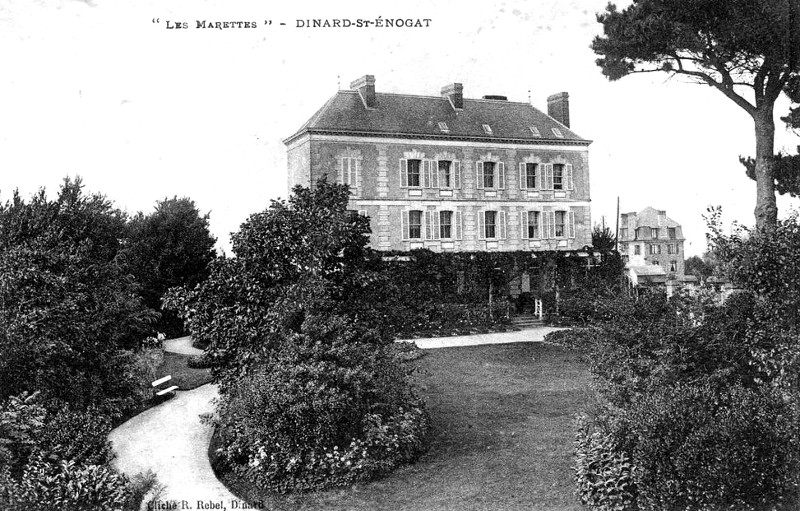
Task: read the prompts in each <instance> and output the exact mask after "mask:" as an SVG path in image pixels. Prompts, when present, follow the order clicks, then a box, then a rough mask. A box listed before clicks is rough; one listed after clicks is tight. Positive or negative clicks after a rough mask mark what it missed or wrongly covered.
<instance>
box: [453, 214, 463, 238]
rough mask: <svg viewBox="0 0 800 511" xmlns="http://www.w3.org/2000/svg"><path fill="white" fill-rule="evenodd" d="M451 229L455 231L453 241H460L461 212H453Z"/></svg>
mask: <svg viewBox="0 0 800 511" xmlns="http://www.w3.org/2000/svg"><path fill="white" fill-rule="evenodd" d="M453 224H454V225H453V229H454V230H455V236H454V237H455V239H457V240H460V239H461V211H455V212H453Z"/></svg>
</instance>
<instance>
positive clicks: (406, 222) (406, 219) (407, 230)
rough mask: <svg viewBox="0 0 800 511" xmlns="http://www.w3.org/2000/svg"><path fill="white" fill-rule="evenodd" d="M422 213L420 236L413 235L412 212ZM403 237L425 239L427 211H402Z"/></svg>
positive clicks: (403, 238)
mask: <svg viewBox="0 0 800 511" xmlns="http://www.w3.org/2000/svg"><path fill="white" fill-rule="evenodd" d="M412 212H418V213H419V214H420V219H419V220H420V223H419V234H420V235H419V237H416V236H415V237H413V238H412V237H411V213H412ZM400 226H401V231H402V232H401V239H402V240H403V241H422V240H424V239H425V211H423V210H421V209H408V210H404V211H402V213H401V215H400Z"/></svg>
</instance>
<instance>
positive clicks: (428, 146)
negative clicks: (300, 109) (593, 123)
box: [286, 79, 591, 251]
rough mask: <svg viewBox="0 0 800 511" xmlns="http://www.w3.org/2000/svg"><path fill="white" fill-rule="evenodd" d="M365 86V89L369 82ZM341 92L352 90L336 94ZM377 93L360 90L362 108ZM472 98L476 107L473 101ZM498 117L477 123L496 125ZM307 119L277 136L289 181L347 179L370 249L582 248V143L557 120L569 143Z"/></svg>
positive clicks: (585, 214)
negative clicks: (387, 130) (366, 223)
mask: <svg viewBox="0 0 800 511" xmlns="http://www.w3.org/2000/svg"><path fill="white" fill-rule="evenodd" d="M357 83H358V84H361V86H363V84H364V83H369V82H366V81H365V80H364V79H362V81H361V82H357ZM371 83H372V84H373V86H374V79H373V81H372V82H371ZM456 85H458V87H459V92H460V85H459V84H453V86H456ZM453 86H451V88H452V87H453ZM443 92H444V91H443ZM344 93H350V94H352V91H343V92H340V93H339V95H342V94H344ZM337 96H338V95H337ZM385 96H390V95H381V94H377V95H376V94H374V91H372V95H369V94H368V95H366V96H362V100H364V107H365V109H366V111H367V113H368V114H369V113H373V114H374V113H375V111H380V110H381V108H382V105H386V104H388V103H390V101H391V100H393V99H394V98H389V97H385ZM365 98H366V99H365ZM408 98H411V99H408ZM413 98H415V97H414V96H408V97H404V98H402V99H403V100H404V101H413ZM345 99H347V98H344V99H343V100H345ZM424 99H425V100H426V101H427V102H428V103H430V102H431V98H424ZM367 100H370V101H371V102H372V103H368V102H367ZM445 101H447V98H446V97H445ZM458 101H460V103H459V102H458ZM476 101H481V103H480V105H479V106H472V105H473V104H475V102H476ZM329 104H330V102H329ZM370 104H371V105H372V106H371V107H370V106H368V105H370ZM453 104H455V105H461V109H463V110H467V109H470V108H481V109H483V110H482V111H488V112H490V114H484V115H485V116H487V115H488V116H489V117H491V112H492V108H493V107H494V106H496V107H497V108H498V110H500V109H508V108H520V109H521V108H528V109H530V108H532V107H530V105H527V104H523V103H514V104H510V103H509V102H507V101H505V100H504V99H501V100H496V99H493V100H467V99H461V98H460V97H459V98H457V102H456V103H453V100H451V102H450V103H445V107H446V108H451V106H452V105H453ZM434 106H438V105H434ZM329 108H331V107H329ZM350 108H351V109H356V110H357V109H358V108H360V106H359V105H358V104H356V106H355V107H350ZM386 108H387V109H388V108H389V107H388V106H387V107H386ZM461 109H457V110H458V111H460V110H461ZM323 110H324V109H323ZM457 113H458V112H457ZM360 114H361V113H360V112H355V113H353V114H352V115H353V116H356V117H357V116H358V115H360ZM536 114H537V115H540V116H544V114H542V113H540V112H538V111H536ZM318 115H319V114H318ZM397 115H402V114H397ZM438 115H440V116H442V118H444V117H445V116H446V114H442V113H440V114H438ZM504 115H505V114H504ZM567 115H568V107H567ZM506 117H507V116H506ZM506 117H503V118H501V120H496V119H490V120H486V121H481V120H478V121H476V122H484V124H486V123H489V122H493V123H494V124H495V125H496V126H500V127H502V126H503V125H502V124H501V122H506V121H507V119H506ZM339 118H341V115H340V116H339ZM547 119H549V122H555V121H554V120H553V119H552V118H549V117H548V118H547ZM566 120H567V122H568V117H567V119H566ZM511 121H512V122H513V118H512V119H511ZM364 122H366V121H364ZM382 122H391V121H386V120H385V119H382ZM458 122H459V118H456V119H450V118H447V124H451V125H454V126H458V124H457V123H458ZM526 122H527V123H529V124H530V123H532V122H533V121H526ZM314 123H315V119H312V120H311V121H309V123H307V125H306V127H304V128H303V129H301V130H300V131H299V132H298V133H296V134H295V135H294V136H292V137H290V138H289V139H287V141H286V144H287V147H288V166H289V187H290V188H291V187H293V186H295V185H298V184H299V185H303V186H310V185H311V184H312V183H314V182H315V181H316V180H317V179H319V178H321V177H327V179H328V180H329V181H336V182H339V183H346V184H349V185H350V188H351V193H352V199H351V203H350V208H351V209H353V210H357V211H359V212H360V213H361V214H365V215H367V216H368V217H369V218H370V219H371V227H372V234H371V239H370V242H371V245H372V246H373V247H374V248H377V249H379V250H395V251H408V250H413V249H416V248H427V249H430V250H433V251H483V250H500V251H503V250H534V251H536V250H580V249H583V248H584V247H585V246H587V245H591V211H590V204H589V203H590V189H589V165H588V141H584V140H583V139H579V138H576V137H577V136H575V135H573V134H572V133H571V132H569V130H568V128H567V127H566V126H564V125H563V124H561V125H560V126H561V127H562V129H563V131H565V132H567V133H568V134H569V135H571V136H572V137H573V138H575V140H574V141H570V140H553V138H554V136H552V135H551V136H549V137H541V135H539V136H538V137H533V136H531V140H528V139H524V140H519V139H514V138H510V137H509V138H505V137H504V138H502V139H494V138H489V137H478V136H467V135H463V134H462V135H461V136H458V134H453V135H452V136H450V135H448V134H442V133H438V134H434V133H431V134H430V135H428V136H420V135H419V134H415V135H414V136H411V135H410V134H405V133H402V132H396V133H392V134H384V133H381V132H379V130H375V129H374V127H373V129H371V130H370V129H365V130H364V132H361V133H358V134H355V133H352V130H348V131H347V132H345V131H344V130H342V131H343V132H336V131H337V130H335V129H330V128H326V129H322V128H320V129H314V126H315V124H314ZM318 123H321V121H319V122H318ZM554 125H555V124H554ZM356 126H357V125H356ZM371 126H374V125H371ZM323 127H324V126H323ZM440 128H441V126H440ZM545 128H546V127H545V126H542V130H543V131H544V130H545ZM484 129H485V128H484ZM525 130H530V127H529V126H525ZM454 131H455V130H454ZM554 131H555V130H554ZM562 135H563V133H562ZM528 174H531V175H530V176H528ZM559 178H560V179H559ZM528 185H531V186H530V187H529V186H528ZM537 220H538V221H537Z"/></svg>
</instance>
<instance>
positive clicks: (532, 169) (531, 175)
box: [525, 163, 536, 188]
mask: <svg viewBox="0 0 800 511" xmlns="http://www.w3.org/2000/svg"><path fill="white" fill-rule="evenodd" d="M525 185H526V187H527V188H536V164H535V163H526V164H525Z"/></svg>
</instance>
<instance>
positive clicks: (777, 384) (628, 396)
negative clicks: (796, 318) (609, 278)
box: [548, 292, 800, 510]
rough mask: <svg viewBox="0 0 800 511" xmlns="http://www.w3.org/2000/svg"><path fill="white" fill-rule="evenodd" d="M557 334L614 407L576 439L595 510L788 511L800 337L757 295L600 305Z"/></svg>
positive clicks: (799, 459) (579, 475)
mask: <svg viewBox="0 0 800 511" xmlns="http://www.w3.org/2000/svg"><path fill="white" fill-rule="evenodd" d="M587 310H589V312H588V313H586V316H587V317H589V316H594V315H596V314H598V311H599V315H600V317H603V316H604V315H605V312H603V311H605V310H615V311H616V312H615V313H614V317H613V318H612V319H604V320H600V321H596V322H593V324H594V325H595V326H593V327H591V328H581V329H575V330H571V331H563V332H558V333H555V334H552V335H551V336H549V337H548V340H549V341H550V342H555V343H558V344H560V345H563V346H566V347H568V348H570V349H573V350H575V351H578V352H580V353H582V354H584V355H585V357H584V358H585V360H586V361H587V364H588V365H589V368H590V369H591V371H592V372H593V374H594V375H595V376H596V378H597V381H598V384H599V385H598V388H599V390H600V391H601V394H602V397H603V399H604V400H605V403H606V404H605V405H603V406H601V407H600V408H599V409H598V410H595V411H594V412H593V414H592V415H591V416H590V417H586V418H584V419H583V420H582V421H581V422H580V425H579V429H578V432H577V434H576V443H575V447H576V466H575V470H576V482H577V490H576V494H577V495H578V497H579V499H580V500H581V501H582V502H583V503H585V504H587V505H589V506H590V507H591V508H593V509H638V510H649V509H652V510H656V509H783V508H790V507H791V506H792V505H794V503H795V502H796V499H797V498H798V497H800V493H798V489H799V488H800V429H798V418H799V417H800V415H798V399H797V396H798V392H797V391H798V386H797V382H798V378H797V375H798V372H797V366H798V360H799V359H800V358H799V357H798V349H799V348H798V346H797V342H796V339H797V330H796V329H795V328H794V327H792V326H791V325H790V324H787V323H786V322H784V321H782V319H781V318H780V317H776V314H775V309H774V308H773V306H772V303H771V301H770V300H769V299H765V298H763V297H760V296H758V295H756V294H754V293H751V292H742V293H739V294H736V295H733V296H732V297H731V298H729V299H728V300H727V301H726V302H725V303H724V304H722V305H715V304H714V303H712V301H710V300H708V299H707V297H705V296H702V295H701V296H699V297H688V296H680V295H679V296H675V297H673V298H672V299H670V300H667V299H666V298H665V297H661V296H654V295H653V296H647V297H645V298H642V299H640V300H638V301H627V300H620V303H618V304H616V305H611V304H606V303H601V302H596V303H595V304H594V305H592V306H591V307H589V308H587Z"/></svg>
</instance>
